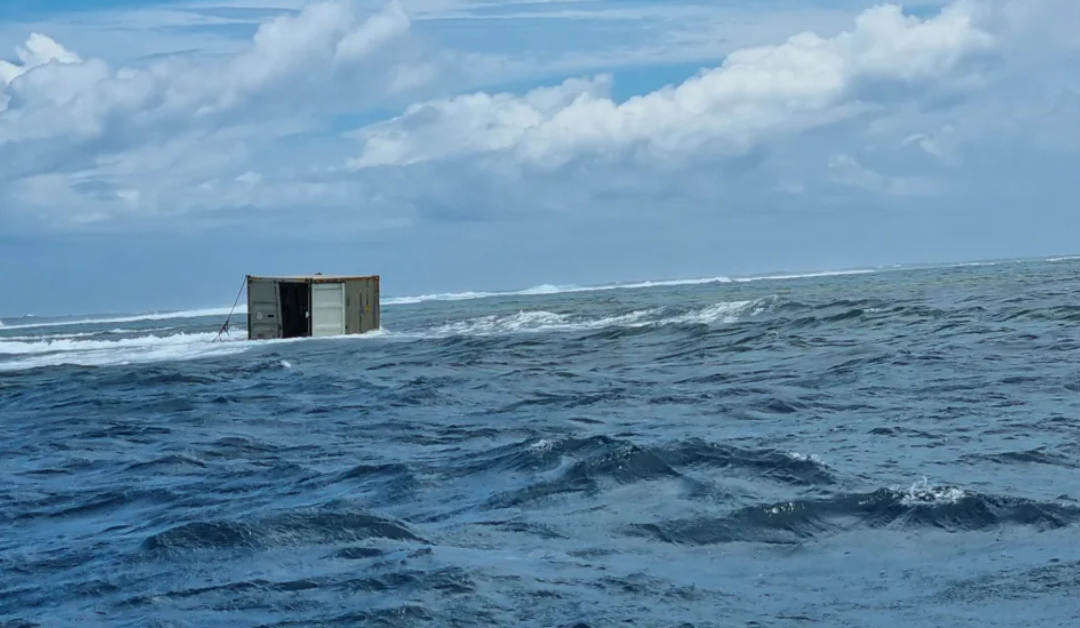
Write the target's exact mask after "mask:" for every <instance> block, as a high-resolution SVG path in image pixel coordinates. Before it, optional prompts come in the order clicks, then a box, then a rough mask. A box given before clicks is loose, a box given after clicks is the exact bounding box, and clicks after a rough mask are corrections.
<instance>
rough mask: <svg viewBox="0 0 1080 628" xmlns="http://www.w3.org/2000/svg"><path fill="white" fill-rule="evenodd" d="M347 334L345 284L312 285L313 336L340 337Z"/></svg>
mask: <svg viewBox="0 0 1080 628" xmlns="http://www.w3.org/2000/svg"><path fill="white" fill-rule="evenodd" d="M344 333H345V284H343V283H318V284H312V285H311V335H312V336H340V335H342V334H344Z"/></svg>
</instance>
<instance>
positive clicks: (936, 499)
mask: <svg viewBox="0 0 1080 628" xmlns="http://www.w3.org/2000/svg"><path fill="white" fill-rule="evenodd" d="M901 493H902V494H903V496H902V497H901V498H900V503H901V504H903V505H904V506H919V505H923V506H926V505H931V506H937V505H940V504H955V503H956V502H958V501H960V500H961V499H963V498H965V497H967V493H965V492H964V491H963V490H962V489H959V488H957V487H955V486H930V483H929V481H927V479H926V478H925V477H924V478H923V479H921V480H919V481H918V482H915V483H914V484H912V485H911V486H909V487H908V488H907V490H905V491H901Z"/></svg>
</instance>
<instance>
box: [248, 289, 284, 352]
mask: <svg viewBox="0 0 1080 628" xmlns="http://www.w3.org/2000/svg"><path fill="white" fill-rule="evenodd" d="M278 310H279V306H278V291H277V284H276V283H275V282H273V281H263V280H252V281H250V282H249V283H248V321H249V323H248V337H249V338H252V339H257V340H266V339H270V338H280V337H281V316H280V313H279V312H278Z"/></svg>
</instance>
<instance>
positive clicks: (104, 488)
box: [0, 261, 1080, 628]
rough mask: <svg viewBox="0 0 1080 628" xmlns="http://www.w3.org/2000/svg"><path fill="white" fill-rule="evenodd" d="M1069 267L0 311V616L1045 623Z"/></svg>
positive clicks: (1077, 471) (1074, 594)
mask: <svg viewBox="0 0 1080 628" xmlns="http://www.w3.org/2000/svg"><path fill="white" fill-rule="evenodd" d="M1078 271H1080V262H1076V261H1059V262H1024V263H1001V264H996V265H987V266H964V267H954V268H945V269H922V270H899V271H890V272H880V273H873V274H861V275H846V276H825V277H804V278H795V279H785V280H767V281H752V282H730V283H728V282H725V283H715V282H714V283H704V284H698V285H693V284H691V285H666V286H658V287H651V288H638V289H619V290H601V291H581V292H557V293H553V294H541V295H512V296H502V297H487V298H474V299H463V300H430V301H421V302H417V303H410V302H409V300H398V301H392V302H389V303H388V304H387V305H386V307H385V308H384V310H383V324H384V327H385V329H384V330H383V332H381V333H378V334H375V335H372V336H367V337H359V338H357V337H354V338H347V339H325V340H310V339H305V340H297V341H289V342H248V341H246V340H243V337H244V331H243V329H242V328H234V329H233V330H232V333H231V335H230V336H227V337H226V338H225V340H226V342H212V341H213V340H214V337H215V332H216V331H217V329H218V328H219V327H220V326H221V323H222V321H223V316H222V315H220V313H217V314H215V315H213V316H191V317H184V316H158V317H137V316H135V317H113V318H111V319H108V320H106V321H97V322H72V321H48V320H46V321H41V320H37V319H21V320H11V319H9V320H6V321H4V323H5V326H4V327H3V328H0V471H2V477H3V482H2V483H0V626H28V625H41V626H75V625H79V626H84V625H109V626H199V627H208V626H227V627H229V628H237V627H241V626H553V627H554V626H591V627H603V626H630V625H633V626H671V627H676V626H680V627H685V626H809V625H822V626H860V627H862V626H905V627H906V626H957V627H964V626H1012V627H1016V626H1064V625H1071V623H1072V622H1076V621H1077V620H1080V596H1078V594H1080V532H1078V530H1080V528H1078V523H1080V502H1078V501H1077V498H1078V497H1080V395H1078V392H1080V275H1078ZM195 314H199V313H195ZM241 318H242V317H241ZM5 622H6V623H5Z"/></svg>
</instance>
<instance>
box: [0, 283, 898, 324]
mask: <svg viewBox="0 0 1080 628" xmlns="http://www.w3.org/2000/svg"><path fill="white" fill-rule="evenodd" d="M876 272H879V271H877V270H870V269H867V270H838V271H821V272H808V273H792V274H782V275H781V274H777V275H761V276H752V277H725V276H717V277H701V278H693V279H670V280H657V281H638V282H631V283H612V284H600V285H593V286H578V285H573V284H571V285H555V284H541V285H537V286H533V287H530V288H524V289H521V290H509V291H464V292H443V293H431V294H422V295H416V296H401V297H383V298H382V300H381V305H383V306H384V307H385V306H390V307H392V306H395V305H414V304H418V303H425V302H429V301H466V300H473V299H492V298H513V297H530V296H550V295H558V294H569V293H578V292H604V291H610V290H643V289H648V288H675V287H680V286H698V285H708V284H729V283H749V282H757V281H783V280H793V279H812V278H825V277H842V276H846V275H865V274H873V273H876ZM230 312H231V313H232V314H233V316H246V315H247V305H246V303H243V302H241V303H238V304H237V305H236V307H235V308H233V307H218V308H202V309H192V310H177V311H168V312H147V313H140V314H131V315H123V316H93V315H88V316H81V317H78V318H63V319H49V320H43V321H40V322H30V323H22V322H20V323H16V324H10V323H8V324H6V326H5V324H4V323H3V322H2V321H0V327H4V329H35V328H42V327H67V326H73V325H100V324H109V323H135V322H143V321H155V320H171V319H192V318H205V317H211V316H214V317H225V316H228V315H229V313H230ZM24 318H25V317H24Z"/></svg>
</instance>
